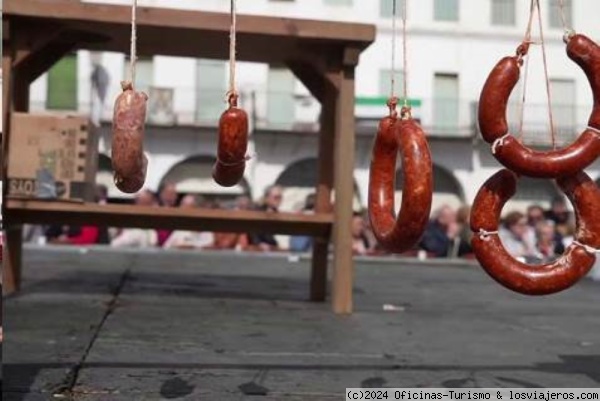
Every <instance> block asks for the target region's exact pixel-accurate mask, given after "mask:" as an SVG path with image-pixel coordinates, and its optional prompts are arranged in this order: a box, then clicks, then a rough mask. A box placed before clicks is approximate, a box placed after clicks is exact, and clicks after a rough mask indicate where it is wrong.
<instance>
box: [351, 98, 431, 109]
mask: <svg viewBox="0 0 600 401" xmlns="http://www.w3.org/2000/svg"><path fill="white" fill-rule="evenodd" d="M388 99H389V98H388V97H385V96H357V97H356V101H355V104H356V105H357V106H385V105H386V104H387V101H388ZM402 102H403V101H402V100H401V99H400V101H399V103H398V104H399V105H402ZM408 104H409V106H410V107H421V104H422V102H421V99H408Z"/></svg>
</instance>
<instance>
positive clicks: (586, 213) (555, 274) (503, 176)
mask: <svg viewBox="0 0 600 401" xmlns="http://www.w3.org/2000/svg"><path fill="white" fill-rule="evenodd" d="M557 183H558V185H559V186H560V188H561V189H562V190H563V191H564V192H565V194H566V195H567V197H568V198H569V200H570V201H571V203H572V204H573V206H574V208H575V213H576V221H577V230H576V234H575V242H574V243H573V244H571V245H570V246H569V247H568V248H567V249H566V251H565V253H564V254H563V255H562V256H561V257H560V258H559V259H558V260H556V261H555V262H553V263H548V264H544V265H527V264H525V263H521V262H519V261H517V260H516V259H515V258H513V257H512V256H511V255H510V254H509V253H508V252H507V251H506V249H505V248H504V246H503V245H502V243H501V241H500V238H499V237H498V235H497V230H498V224H499V223H498V222H499V219H500V213H501V211H502V207H503V206H504V204H505V203H506V201H507V200H508V199H510V198H511V197H512V196H513V195H514V194H515V191H516V185H517V176H516V175H515V174H514V173H513V172H511V171H509V170H501V171H499V172H497V173H496V174H494V175H493V176H492V177H491V178H490V179H488V180H487V181H486V182H485V184H484V185H483V187H482V188H481V189H480V190H479V193H478V194H477V196H476V197H475V202H474V203H473V209H472V211H471V230H473V232H474V235H473V239H472V242H471V244H472V246H473V251H474V252H475V256H476V257H477V259H478V260H479V263H480V264H481V266H482V267H483V268H484V269H485V271H486V272H487V273H488V274H489V275H490V276H491V277H492V278H493V279H494V280H496V281H497V282H499V283H500V284H502V285H503V286H505V287H506V288H509V289H511V290H513V291H516V292H519V293H521V294H527V295H545V294H552V293H555V292H559V291H562V290H564V289H566V288H569V287H570V286H572V285H573V284H575V283H576V282H577V281H578V280H579V279H581V278H582V277H583V276H585V275H586V274H587V272H588V271H589V270H590V269H591V268H592V266H593V264H594V262H595V260H596V257H595V255H594V252H593V251H594V249H598V248H599V247H600V218H599V217H600V189H598V187H597V185H596V184H595V183H594V182H593V181H592V180H591V179H590V177H588V176H587V175H586V174H585V173H583V172H581V173H578V174H577V175H574V176H570V177H564V178H561V179H559V180H557Z"/></svg>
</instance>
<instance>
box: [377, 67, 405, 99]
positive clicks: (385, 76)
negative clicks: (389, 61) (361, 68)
mask: <svg viewBox="0 0 600 401" xmlns="http://www.w3.org/2000/svg"><path fill="white" fill-rule="evenodd" d="M395 75H396V76H395V77H394V78H395V79H396V81H395V82H394V89H395V91H396V96H397V97H398V98H400V97H402V92H403V91H404V81H403V80H404V73H403V72H402V71H396V74H395ZM391 89H392V70H380V71H379V95H380V96H385V97H389V96H390V94H391V93H392V91H391Z"/></svg>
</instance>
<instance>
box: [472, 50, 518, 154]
mask: <svg viewBox="0 0 600 401" xmlns="http://www.w3.org/2000/svg"><path fill="white" fill-rule="evenodd" d="M519 67H520V64H519V60H518V58H517V57H504V58H503V59H502V60H500V61H499V62H498V64H496V66H495V67H494V69H493V70H492V72H491V73H490V75H489V76H488V78H487V80H486V82H485V84H484V85H483V89H482V91H481V96H480V98H479V112H478V116H479V130H480V131H481V136H482V137H483V139H484V140H485V141H486V142H487V143H493V142H494V141H495V140H496V139H498V138H500V137H501V136H503V135H505V134H506V133H508V123H507V122H506V108H507V106H508V99H509V98H510V94H511V93H512V91H513V89H514V87H515V85H516V84H517V82H519V76H520V70H519Z"/></svg>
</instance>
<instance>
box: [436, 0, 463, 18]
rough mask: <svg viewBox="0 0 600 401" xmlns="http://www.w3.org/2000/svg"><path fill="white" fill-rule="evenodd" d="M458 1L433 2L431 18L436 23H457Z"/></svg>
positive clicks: (441, 0)
mask: <svg viewBox="0 0 600 401" xmlns="http://www.w3.org/2000/svg"><path fill="white" fill-rule="evenodd" d="M458 5H459V0H434V5H433V18H434V19H435V20H436V21H458Z"/></svg>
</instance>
